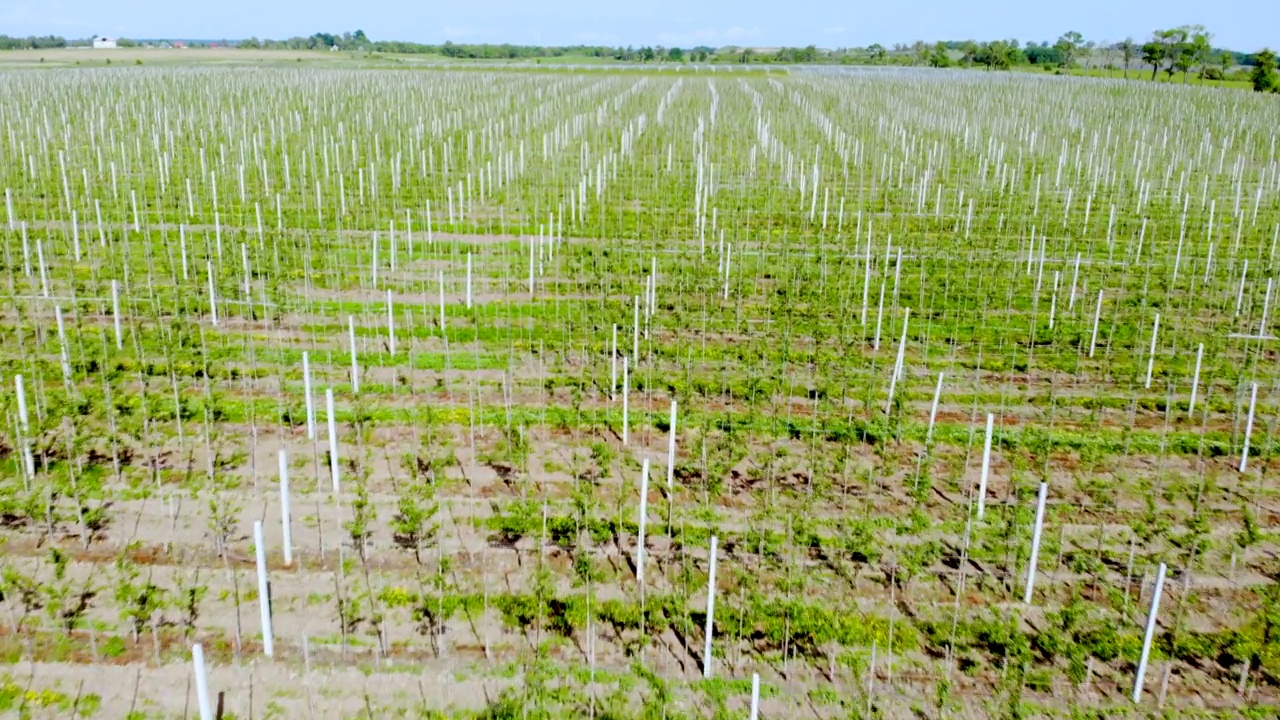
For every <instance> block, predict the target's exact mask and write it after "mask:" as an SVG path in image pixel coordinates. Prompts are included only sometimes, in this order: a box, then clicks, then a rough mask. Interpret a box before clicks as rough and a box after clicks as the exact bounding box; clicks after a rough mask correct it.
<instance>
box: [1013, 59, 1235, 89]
mask: <svg viewBox="0 0 1280 720" xmlns="http://www.w3.org/2000/svg"><path fill="white" fill-rule="evenodd" d="M1018 70H1021V71H1023V72H1033V73H1037V74H1045V75H1048V74H1050V73H1048V72H1046V71H1045V70H1043V69H1042V68H1039V67H1034V66H1029V65H1028V66H1022V67H1019V68H1018ZM1070 74H1072V75H1076V76H1078V77H1098V78H1112V79H1115V80H1123V79H1124V77H1125V74H1124V71H1123V70H1104V69H1102V68H1090V69H1087V70H1086V69H1083V68H1075V69H1073V70H1071V71H1070ZM1129 79H1130V80H1138V81H1142V82H1151V68H1149V67H1147V68H1136V69H1131V70H1129ZM1156 82H1158V83H1172V84H1174V85H1184V84H1185V85H1196V86H1202V87H1221V88H1235V89H1237V90H1252V89H1253V87H1252V86H1251V85H1250V84H1249V83H1248V82H1246V81H1244V80H1200V79H1198V78H1196V77H1194V76H1193V77H1192V78H1191V81H1190V82H1188V83H1184V82H1183V80H1182V75H1181V73H1179V74H1178V75H1175V76H1174V77H1173V78H1172V79H1170V78H1169V76H1168V75H1167V74H1165V73H1164V72H1163V71H1161V72H1160V75H1159V77H1158V78H1157V79H1156Z"/></svg>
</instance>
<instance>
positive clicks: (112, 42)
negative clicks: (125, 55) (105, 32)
mask: <svg viewBox="0 0 1280 720" xmlns="http://www.w3.org/2000/svg"><path fill="white" fill-rule="evenodd" d="M93 47H94V49H95V50H112V49H115V48H117V47H119V46H118V45H116V39H115V38H109V37H100V36H99V37H95V38H94V39H93Z"/></svg>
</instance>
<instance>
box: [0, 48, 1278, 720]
mask: <svg viewBox="0 0 1280 720" xmlns="http://www.w3.org/2000/svg"><path fill="white" fill-rule="evenodd" d="M0 82H2V83H3V86H4V87H5V88H6V92H5V93H4V94H3V95H2V96H0V128H2V129H3V135H2V136H0V156H2V157H3V159H4V161H3V163H0V188H3V189H4V193H5V209H4V212H5V215H4V216H3V217H0V222H3V223H4V224H3V225H0V236H2V237H3V242H4V254H3V258H2V262H3V267H4V273H3V278H0V295H2V296H3V297H2V299H0V312H2V313H3V315H4V322H3V323H0V406H3V408H4V419H3V423H2V426H3V432H2V433H0V461H2V466H3V473H0V517H2V518H3V523H2V529H0V538H2V539H3V543H4V552H3V557H2V559H0V579H2V585H0V589H2V590H3V602H2V603H0V604H2V605H3V611H0V653H2V654H3V657H4V661H5V664H6V665H5V668H4V669H3V672H4V676H3V678H0V708H3V709H4V711H12V712H22V713H26V714H29V715H31V716H37V717H43V716H48V717H55V716H56V717H77V716H78V717H99V716H100V717H124V716H126V715H128V716H129V717H134V718H142V717H147V718H175V717H199V713H198V707H199V705H200V699H199V697H198V695H199V693H198V692H197V684H198V683H197V682H196V674H195V673H194V672H193V659H192V654H193V646H197V645H198V646H199V648H200V654H201V655H202V656H203V657H202V659H203V664H204V665H205V666H207V668H208V689H209V692H210V693H211V694H212V695H213V696H214V697H216V696H217V695H218V694H220V693H221V694H223V700H222V702H223V703H224V704H225V710H226V712H227V713H228V715H230V714H233V715H234V717H237V718H248V717H258V718H263V717H324V718H330V717H332V718H350V717H424V716H425V717H432V716H434V715H432V713H443V714H445V715H448V716H463V717H467V716H471V715H472V714H476V715H479V714H482V713H487V715H483V716H485V717H517V716H518V717H583V716H589V717H595V716H600V717H614V718H629V717H653V718H657V717H667V718H679V717H711V716H714V717H747V715H748V712H749V707H748V706H749V704H750V702H751V697H752V677H753V675H756V676H758V677H759V695H760V700H759V703H760V706H759V711H760V716H761V717H768V718H774V717H816V718H835V717H839V718H845V717H893V718H897V717H917V716H924V717H975V718H976V717H995V716H999V717H1024V716H1063V717H1066V716H1070V715H1071V714H1072V713H1077V714H1080V715H1090V714H1095V715H1097V716H1105V717H1124V716H1134V717H1140V716H1146V715H1148V714H1149V713H1152V712H1163V713H1167V714H1170V715H1171V716H1178V717H1187V716H1192V715H1197V714H1198V715H1202V716H1205V717H1239V716H1246V715H1250V714H1256V715H1259V716H1260V715H1263V714H1266V713H1267V712H1268V711H1269V709H1273V708H1274V707H1275V706H1276V703H1277V702H1278V701H1280V693H1277V689H1276V683H1277V682H1280V632H1278V630H1280V591H1278V590H1277V587H1276V584H1275V578H1276V577H1277V576H1278V574H1280V564H1278V563H1277V560H1276V550H1277V542H1276V535H1275V528H1276V526H1277V524H1278V522H1280V504H1278V499H1277V493H1276V489H1275V488H1273V487H1272V484H1273V482H1274V478H1275V475H1276V471H1277V470H1278V469H1280V462H1278V461H1277V451H1278V450H1280V438H1278V437H1277V436H1276V429H1277V420H1278V418H1277V412H1278V411H1280V368H1278V367H1277V364H1276V360H1277V347H1278V346H1280V345H1278V343H1280V341H1278V340H1277V339H1276V337H1275V336H1274V332H1275V331H1274V328H1275V321H1274V316H1276V315H1277V309H1276V307H1275V305H1276V304H1277V300H1278V298H1277V296H1278V295H1280V288H1276V287H1274V285H1275V283H1274V278H1275V276H1276V269H1277V264H1276V250H1277V239H1278V237H1280V236H1278V233H1280V164H1278V163H1277V160H1278V159H1280V158H1278V156H1277V152H1276V138H1275V128H1276V127H1277V125H1278V124H1280V106H1277V105H1276V104H1275V103H1274V102H1273V101H1269V100H1267V99H1266V98H1262V97H1255V96H1254V95H1253V94H1250V93H1243V92H1235V91H1231V90H1222V89H1213V88H1200V87H1181V86H1170V85H1167V84H1166V85H1156V84H1144V83H1132V84H1125V83H1122V82H1115V81H1105V80H1097V79H1080V78H1065V77H1062V78H1059V77H1039V76H1033V75H1025V74H1022V75H1017V74H1016V75H1004V74H992V73H946V72H921V71H904V70H883V71H875V70H863V71H858V72H839V71H835V70H829V71H825V72H818V71H814V72H797V73H792V74H788V75H782V74H775V75H765V74H759V73H734V72H723V71H721V72H716V73H709V72H700V71H697V70H690V71H682V72H679V73H675V72H668V73H644V72H636V71H592V72H586V71H581V72H580V71H565V70H559V71H554V72H541V71H533V70H520V71H513V70H483V69H480V70H475V69H473V70H468V71H448V72H446V71H443V70H431V71H424V70H408V69H398V70H392V69H382V68H379V69H358V68H349V67H329V68H321V67H313V66H310V65H308V66H306V67H303V66H298V67H289V66H288V65H287V64H281V65H279V66H276V67H264V68H248V69H246V68H238V69H229V68H221V67H216V66H204V67H176V66H175V67H152V66H149V65H144V66H142V67H137V66H132V67H118V66H117V67H112V68H93V69H87V68H80V69H74V68H59V69H52V70H47V71H34V70H13V71H8V72H4V73H0ZM286 502H287V504H288V510H287V511H286V510H285V509H284V507H283V505H284V503H286ZM1037 527H1039V528H1040V529H1041V530H1040V532H1036V528H1037ZM713 567H714V570H713ZM1029 570H1034V584H1032V583H1029V579H1030V577H1031V575H1032V574H1031V572H1029ZM260 571H262V572H263V573H265V576H266V578H267V580H266V582H265V583H260V581H259V577H260ZM1029 585H1030V587H1029ZM709 587H711V588H714V604H713V605H712V604H711V603H709V597H708V596H709V592H708V589H709ZM264 590H265V592H264ZM264 596H265V597H266V598H269V601H270V602H269V606H270V610H269V613H267V612H265V611H264V610H263V608H264V607H265V606H266V604H265V603H263V600H264ZM1153 597H1158V598H1159V603H1158V608H1157V612H1156V613H1155V615H1154V621H1153V622H1152V623H1151V624H1150V628H1151V630H1150V632H1149V633H1148V632H1147V628H1148V625H1149V623H1148V618H1149V616H1150V615H1151V611H1152V607H1153V604H1155V603H1153ZM268 618H269V625H270V632H267V631H266V627H267V625H268V622H267V620H268ZM709 628H710V629H711V634H710V636H708V629H709ZM1148 638H1149V639H1150V644H1149V647H1147V649H1146V650H1144V640H1146V639H1148ZM268 651H269V653H270V657H267V656H266V654H267V652H268ZM708 652H709V655H708V654H707V653H708ZM1144 656H1146V658H1147V661H1146V662H1145V663H1144V662H1143V657H1144ZM708 659H709V662H708ZM1139 665H1143V666H1144V668H1145V677H1144V682H1143V683H1142V684H1141V686H1140V687H1139V690H1141V694H1140V695H1138V702H1137V703H1136V704H1135V702H1134V697H1135V692H1134V684H1135V683H1134V679H1135V674H1136V673H1137V670H1138V667H1139ZM211 702H213V701H211Z"/></svg>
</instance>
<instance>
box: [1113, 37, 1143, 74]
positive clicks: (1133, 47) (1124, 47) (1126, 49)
mask: <svg viewBox="0 0 1280 720" xmlns="http://www.w3.org/2000/svg"><path fill="white" fill-rule="evenodd" d="M1115 47H1116V50H1117V51H1119V53H1120V57H1121V58H1123V59H1124V79H1125V80H1128V79H1129V64H1130V63H1132V62H1133V58H1134V56H1135V55H1137V54H1138V44H1137V43H1135V42H1134V41H1133V38H1131V37H1127V38H1125V39H1123V40H1121V41H1120V42H1118V43H1116V45H1115Z"/></svg>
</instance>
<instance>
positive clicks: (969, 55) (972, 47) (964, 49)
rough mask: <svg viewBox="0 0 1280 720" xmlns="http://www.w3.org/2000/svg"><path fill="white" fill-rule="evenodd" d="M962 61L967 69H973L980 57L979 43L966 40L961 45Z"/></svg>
mask: <svg viewBox="0 0 1280 720" xmlns="http://www.w3.org/2000/svg"><path fill="white" fill-rule="evenodd" d="M960 53H961V55H960V60H961V62H963V63H964V65H965V67H972V66H973V62H974V60H975V59H977V57H978V43H976V42H974V41H972V40H965V41H964V42H963V43H961V45H960Z"/></svg>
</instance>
